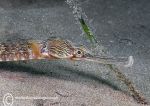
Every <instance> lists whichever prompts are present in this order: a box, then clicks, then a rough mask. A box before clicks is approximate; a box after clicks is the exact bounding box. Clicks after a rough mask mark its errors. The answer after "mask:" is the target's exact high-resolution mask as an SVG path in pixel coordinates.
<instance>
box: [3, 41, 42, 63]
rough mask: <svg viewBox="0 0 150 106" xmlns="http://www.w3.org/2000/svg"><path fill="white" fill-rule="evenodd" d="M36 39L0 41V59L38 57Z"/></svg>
mask: <svg viewBox="0 0 150 106" xmlns="http://www.w3.org/2000/svg"><path fill="white" fill-rule="evenodd" d="M40 46H41V45H40V44H39V42H38V41H36V42H31V41H24V42H13V43H8V42H7V43H0V61H18V60H29V59H38V58H40V56H41V55H40V53H39V54H38V52H39V51H38V50H39V48H40Z"/></svg>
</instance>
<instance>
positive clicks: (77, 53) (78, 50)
mask: <svg viewBox="0 0 150 106" xmlns="http://www.w3.org/2000/svg"><path fill="white" fill-rule="evenodd" d="M83 55H84V52H83V50H81V49H77V50H76V52H75V56H76V57H82V56H83Z"/></svg>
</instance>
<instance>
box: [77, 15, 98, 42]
mask: <svg viewBox="0 0 150 106" xmlns="http://www.w3.org/2000/svg"><path fill="white" fill-rule="evenodd" d="M79 22H80V24H81V26H82V29H83V31H84V33H85V34H86V35H87V38H88V39H89V40H90V42H91V43H92V44H96V43H97V41H96V39H95V37H94V34H93V33H92V31H91V30H90V28H89V27H88V25H87V24H86V23H85V21H84V19H83V18H82V17H81V18H79Z"/></svg>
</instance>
